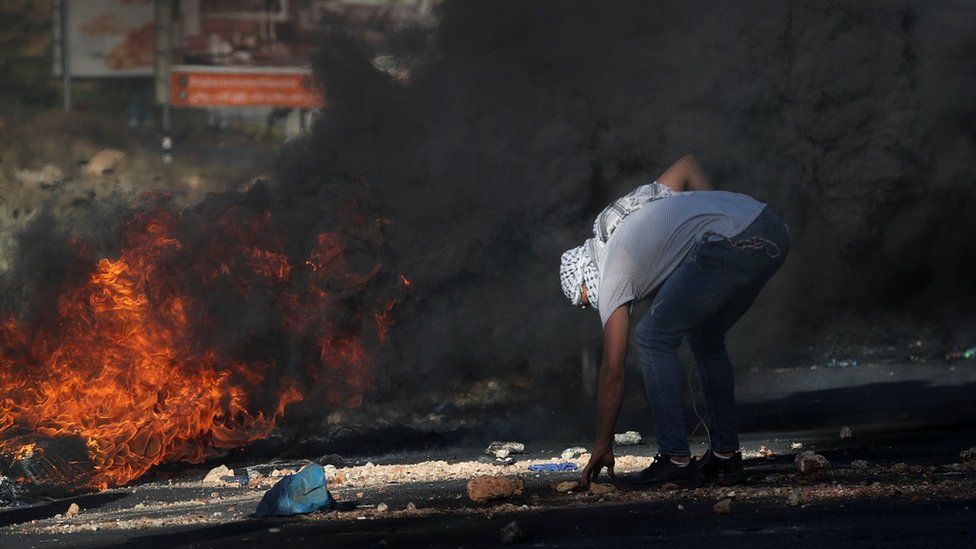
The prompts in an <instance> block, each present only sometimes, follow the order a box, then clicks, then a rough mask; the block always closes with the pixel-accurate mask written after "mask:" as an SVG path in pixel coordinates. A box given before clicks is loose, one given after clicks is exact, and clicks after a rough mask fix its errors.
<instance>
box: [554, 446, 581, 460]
mask: <svg viewBox="0 0 976 549" xmlns="http://www.w3.org/2000/svg"><path fill="white" fill-rule="evenodd" d="M586 452H587V449H586V448H583V447H582V446H573V447H572V448H566V449H565V450H563V453H562V454H560V457H561V458H563V459H576V458H578V457H580V456H581V455H583V454H585V453H586Z"/></svg>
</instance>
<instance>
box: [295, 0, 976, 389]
mask: <svg viewBox="0 0 976 549" xmlns="http://www.w3.org/2000/svg"><path fill="white" fill-rule="evenodd" d="M974 31H976V15H974V13H973V12H972V10H971V9H969V7H968V6H967V5H966V3H963V2H942V3H938V4H933V3H923V2H888V1H884V2H882V1H877V2H858V3H855V4H851V3H849V2H821V1H819V0H818V1H793V2H775V1H768V2H693V3H676V2H651V1H644V0H642V1H633V2H581V1H579V2H573V1H562V0H561V1H551V2H539V1H530V2H525V1H495V2H480V1H473V0H472V1H465V0H458V1H448V2H446V4H445V6H444V10H443V14H442V23H441V25H440V28H439V31H438V34H437V38H436V42H435V45H434V47H433V48H432V51H430V52H428V61H427V63H426V65H425V66H424V67H423V68H422V69H421V70H420V71H418V72H417V73H415V75H414V78H413V80H412V82H411V83H410V84H409V85H399V84H394V83H393V82H391V81H390V80H389V79H388V78H386V77H385V76H383V75H382V74H381V73H379V72H377V71H376V70H374V69H373V68H372V67H371V66H370V64H369V63H368V62H367V60H366V58H365V57H364V56H363V55H361V50H359V49H357V47H356V46H355V44H354V43H352V42H351V41H350V40H348V39H346V38H343V37H342V36H341V35H335V34H334V35H332V36H331V37H330V38H329V39H328V40H327V41H326V44H325V46H324V47H323V49H322V53H321V54H320V55H319V57H318V58H317V59H316V60H315V67H316V69H317V71H318V72H319V74H320V76H321V78H322V80H323V82H324V85H325V88H326V90H327V95H328V100H329V103H330V107H329V108H328V109H327V110H326V112H325V113H324V116H323V117H322V119H321V120H320V122H319V123H318V125H317V126H316V127H315V131H314V132H313V134H312V135H311V136H309V137H308V138H307V139H305V140H304V141H302V142H301V143H299V144H296V145H295V146H294V147H292V149H291V150H290V151H289V153H288V154H286V155H284V156H283V157H282V159H281V162H280V168H281V169H280V175H281V176H282V177H281V179H282V182H283V185H282V187H281V192H284V193H293V194H295V195H296V196H298V197H305V196H308V195H309V194H310V193H314V189H315V188H316V185H317V184H318V183H317V182H319V181H322V180H330V179H335V178H345V179H346V180H353V179H355V178H359V177H365V179H366V180H368V181H369V182H370V185H371V186H372V188H373V189H374V191H375V196H376V199H377V200H378V201H379V203H380V204H381V208H382V210H383V211H384V213H385V214H386V215H388V217H389V218H390V219H392V220H393V221H394V224H395V230H394V231H392V234H391V238H392V240H391V249H392V251H393V254H394V255H395V257H396V261H397V264H398V267H399V268H400V269H402V270H403V271H404V272H406V273H408V274H409V275H410V276H411V278H412V279H414V281H415V288H416V291H415V294H414V298H415V299H414V301H413V302H412V306H411V308H410V309H409V310H404V311H403V312H402V319H401V320H400V323H399V324H398V326H397V329H396V334H395V335H396V341H397V349H398V350H399V355H398V356H397V357H395V360H396V361H397V363H398V365H397V366H396V367H395V368H391V369H390V371H391V375H393V376H395V377H397V378H403V379H406V380H410V379H418V383H421V384H422V385H423V386H424V387H426V386H429V385H430V384H436V383H438V382H443V381H447V382H453V381H455V380H458V379H465V378H469V377H482V376H487V375H493V374H499V373H504V372H529V373H534V374H536V375H537V376H538V377H539V379H550V377H549V376H557V378H560V377H562V378H563V379H566V378H572V377H574V376H575V372H576V368H575V367H571V366H570V365H571V364H573V363H576V362H577V361H578V360H579V358H578V357H579V349H580V348H582V347H583V346H584V345H585V344H586V343H587V342H589V341H591V340H592V338H594V337H597V336H598V334H599V327H598V322H597V321H596V318H595V315H593V314H587V313H579V312H577V311H575V310H573V309H572V308H571V307H569V306H568V305H567V304H566V303H565V300H564V299H563V297H562V295H561V294H560V291H559V286H558V281H557V278H556V274H555V273H556V263H557V260H558V257H559V254H560V252H561V251H563V250H564V249H566V248H568V247H570V246H572V245H574V244H576V243H578V242H579V241H580V240H582V239H583V238H584V237H585V235H586V233H587V231H588V230H589V227H590V223H591V219H592V217H593V216H594V214H596V213H597V212H598V211H599V210H600V209H601V208H602V207H603V206H604V205H605V204H606V203H607V202H608V201H609V200H611V199H613V198H615V197H616V196H618V195H621V194H623V193H625V192H627V191H628V190H630V189H631V188H632V187H634V186H636V185H637V184H639V183H642V182H646V181H648V180H650V179H653V178H654V177H656V176H657V175H658V174H660V173H661V172H662V171H663V170H664V169H665V168H666V167H667V166H668V165H669V163H670V162H672V161H673V160H675V159H676V158H678V157H679V156H680V155H682V154H684V153H688V152H691V153H694V154H696V155H697V156H698V158H699V159H700V161H701V162H702V163H703V164H704V166H705V167H706V169H708V171H709V172H710V174H711V176H712V179H713V181H714V182H715V183H716V184H717V186H718V187H719V188H722V189H727V190H734V191H739V192H745V193H748V194H751V195H753V196H756V197H757V198H759V199H761V200H763V201H766V202H767V203H769V204H771V205H772V206H773V207H775V208H776V209H777V210H779V211H780V212H781V213H782V214H783V216H784V218H786V219H787V221H788V222H789V224H790V226H791V230H792V234H793V238H794V240H795V246H794V250H795V251H794V253H793V256H792V257H791V259H790V260H789V261H788V263H787V265H786V267H785V268H784V271H783V272H782V273H781V274H780V275H779V276H778V277H777V279H775V280H774V282H773V283H772V285H771V287H770V288H769V289H767V291H766V294H765V295H764V296H763V297H762V299H761V301H760V304H759V306H758V307H757V310H756V311H754V312H753V313H752V314H751V315H749V316H748V317H747V318H746V319H745V320H744V323H745V324H746V325H750V326H751V328H752V329H751V330H750V333H753V334H757V333H758V334H761V335H763V336H766V337H763V338H756V339H762V341H756V340H755V339H754V340H752V341H743V339H742V338H736V337H733V340H734V341H733V342H732V343H733V344H735V345H738V346H739V347H741V348H751V347H752V345H751V343H757V344H758V345H756V347H757V348H763V349H765V350H766V354H765V355H758V356H760V357H761V356H769V355H770V353H773V354H775V353H777V352H782V350H783V348H784V347H787V346H788V345H786V344H785V342H787V341H791V339H786V338H788V337H792V336H794V335H796V334H802V333H808V331H809V329H810V328H814V327H816V326H817V325H818V324H820V323H822V322H824V321H829V320H831V319H832V318H833V317H834V316H835V315H837V314H838V313H841V312H850V311H853V312H855V313H860V314H875V313H880V312H885V311H890V310H901V309H904V308H907V309H909V310H912V311H914V312H916V313H919V314H923V315H927V316H928V317H930V318H936V317H938V316H939V315H942V314H951V313H952V312H954V311H965V310H966V309H967V308H971V306H972V303H973V297H974V292H973V290H974V283H973V280H974V279H973V278H972V277H970V276H967V275H966V274H965V272H964V271H965V264H966V262H965V261H962V259H963V258H965V257H966V256H968V255H972V254H973V252H974V251H976V249H974V246H976V239H974V238H973V233H972V230H971V229H969V228H968V227H970V226H971V225H972V223H973V221H974V219H973V216H974V213H973V212H974V211H976V210H974V208H973V206H974V196H976V194H974V192H973V186H972V184H971V174H972V173H973V171H974V169H976V154H974V153H976V133H974V123H976V105H974V103H973V102H972V100H971V97H972V89H974V85H976V76H974V74H976V73H974V71H973V66H974V59H976V32H974ZM299 199H303V198H299ZM733 336H735V332H733ZM777 341H778V342H780V343H784V344H780V345H777V344H775V343H776V342H777ZM752 356H756V355H752ZM419 380H422V381H419ZM567 383H570V382H567ZM544 385H549V386H551V385H552V384H551V383H550V382H549V381H546V382H545V383H544ZM400 386H401V387H402V385H400Z"/></svg>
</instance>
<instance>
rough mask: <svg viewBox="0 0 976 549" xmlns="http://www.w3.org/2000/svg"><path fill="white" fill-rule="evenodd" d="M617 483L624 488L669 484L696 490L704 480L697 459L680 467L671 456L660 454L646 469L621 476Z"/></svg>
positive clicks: (618, 477)
mask: <svg viewBox="0 0 976 549" xmlns="http://www.w3.org/2000/svg"><path fill="white" fill-rule="evenodd" d="M616 481H617V483H618V484H620V485H621V486H622V487H624V488H650V487H654V486H660V485H662V484H667V483H669V482H673V483H674V484H677V485H678V486H681V487H682V488H694V487H696V486H699V485H701V481H702V479H701V475H699V473H698V467H697V464H696V462H695V458H691V461H690V462H689V463H688V465H685V466H684V467H678V466H677V465H675V464H674V463H673V462H672V461H671V458H670V456H662V455H660V454H658V455H656V456H654V461H653V462H652V463H651V465H650V466H649V467H647V468H646V469H643V470H641V471H637V472H634V473H628V474H626V475H619V476H617V479H616Z"/></svg>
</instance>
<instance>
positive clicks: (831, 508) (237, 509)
mask: <svg viewBox="0 0 976 549" xmlns="http://www.w3.org/2000/svg"><path fill="white" fill-rule="evenodd" d="M974 371H976V368H973V367H972V365H970V364H968V363H958V364H956V365H954V366H949V365H945V366H940V367H934V366H932V365H928V366H925V367H924V368H922V367H919V366H918V365H911V364H909V365H904V366H903V367H898V366H895V365H887V366H884V367H876V368H874V370H871V369H870V368H860V369H844V370H837V371H834V370H826V371H825V370H824V369H815V370H811V369H809V368H805V369H804V370H803V371H801V370H800V369H794V370H790V371H783V372H780V374H779V375H778V376H776V377H775V378H770V379H769V380H767V381H768V382H767V383H757V382H756V381H755V380H753V381H752V382H750V383H749V384H747V385H746V387H753V388H754V389H750V390H744V391H743V394H742V395H741V397H742V398H741V400H742V406H741V412H742V414H743V417H742V423H743V424H744V425H746V426H750V427H754V426H757V425H763V424H766V425H769V426H770V429H767V430H765V431H756V432H752V433H750V434H747V435H745V436H744V437H743V440H742V447H743V450H744V455H745V457H746V466H747V467H748V469H749V471H750V477H749V481H748V483H746V484H745V485H742V486H736V487H702V488H697V489H684V490H677V491H662V490H648V491H642V492H611V493H608V494H604V495H596V494H592V493H578V492H575V491H574V492H570V493H560V492H557V491H556V490H555V489H554V488H553V484H554V483H556V482H558V481H564V480H573V479H575V478H576V475H575V474H574V473H548V474H545V473H542V474H540V473H531V472H529V471H528V469H527V466H528V465H529V464H531V463H535V462H540V461H548V460H551V459H554V458H558V456H559V453H560V452H561V451H562V449H563V448H566V447H568V446H575V445H581V446H586V441H585V440H583V439H561V438H559V437H556V438H555V439H554V440H547V439H544V438H543V439H539V438H535V439H529V438H526V439H525V440H523V441H524V442H525V443H526V447H527V453H526V454H523V455H518V456H515V457H517V458H518V460H517V461H516V463H515V464H514V465H496V464H493V463H484V462H480V461H479V456H480V454H481V451H482V449H483V448H484V445H475V444H474V443H472V442H471V440H472V435H471V434H470V433H467V434H466V435H465V436H463V437H455V438H452V437H450V436H448V437H440V438H436V437H435V438H434V439H414V444H413V445H414V446H415V447H414V448H411V447H410V446H411V443H410V440H409V437H406V438H405V439H404V440H405V441H406V442H404V441H401V442H403V444H401V445H400V446H398V447H397V448H395V449H394V448H392V447H390V448H385V449H382V450H381V451H382V453H380V454H373V455H369V454H365V453H358V454H357V453H356V452H353V451H352V450H351V448H352V447H353V446H355V445H352V446H348V448H347V450H348V452H349V453H344V455H343V457H344V458H345V462H344V463H343V462H339V461H338V460H337V459H336V460H335V461H336V462H337V463H338V465H339V467H337V468H336V469H335V470H334V471H331V470H330V471H331V475H332V476H331V480H330V490H331V491H332V492H333V494H334V495H335V497H336V499H337V500H338V504H337V507H336V508H335V509H330V510H328V511H326V512H319V513H313V514H311V515H306V516H301V517H292V518H276V519H258V518H255V517H253V516H252V513H253V510H254V508H255V506H256V504H257V502H258V500H259V499H260V497H261V495H262V494H263V493H264V491H265V490H266V489H267V488H268V487H270V486H271V485H272V484H273V483H274V482H275V481H277V477H275V476H273V475H274V473H273V471H274V470H275V469H278V470H279V473H280V472H282V471H283V472H284V473H287V472H288V471H290V470H293V469H294V468H297V467H299V466H301V465H302V464H303V463H305V460H302V459H289V460H278V461H274V462H270V463H269V462H267V460H265V461H264V462H261V461H259V460H256V457H255V456H254V455H250V456H249V455H247V454H242V455H239V456H237V457H235V458H233V459H231V458H228V461H227V464H228V465H229V466H231V467H233V468H235V470H236V472H237V473H238V474H240V473H241V471H243V470H244V469H245V468H249V469H252V470H254V471H255V472H257V473H258V474H260V476H259V477H258V478H257V479H255V480H254V481H252V482H251V484H250V485H248V486H240V485H208V484H205V483H203V482H202V480H201V479H203V477H204V475H205V474H206V472H207V470H208V468H209V467H211V466H214V465H217V464H218V463H220V462H214V463H208V464H206V466H196V467H188V466H179V467H169V468H161V469H160V470H159V471H157V472H156V473H155V474H154V475H153V476H152V477H151V478H147V479H143V480H142V481H140V482H138V483H136V484H134V485H132V486H129V487H123V488H118V489H113V490H107V491H104V492H100V493H94V494H82V495H77V496H74V497H66V498H57V499H54V500H51V501H40V502H37V503H34V504H32V505H24V506H21V507H14V508H8V509H4V510H0V545H2V546H3V547H50V546H60V545H70V546H73V547H102V546H114V545H121V546H127V545H131V546H139V547H171V546H185V547H241V546H247V547H251V546H259V547H262V546H268V547H271V546H279V545H299V546H304V545H313V544H315V545H320V544H328V545H330V546H356V547H362V546H376V545H383V544H386V545H390V546H410V545H425V546H427V545H444V546H447V545H450V546H488V545H497V544H499V543H501V541H502V534H501V528H503V527H505V526H506V525H508V524H509V523H511V522H512V521H515V522H516V523H517V524H518V527H519V529H520V531H521V532H522V535H521V538H520V540H519V541H518V543H522V544H527V545H542V546H593V545H600V546H606V545H611V544H613V545H647V544H652V543H668V544H670V545H677V546H696V547H697V546H702V545H708V544H712V543H726V544H727V543H730V542H731V543H733V544H736V545H749V546H772V545H776V546H780V545H783V544H797V543H799V544H802V545H827V546H831V545H833V546H839V545H843V546H845V547H849V546H862V547H867V546H882V545H884V546H892V545H895V546H931V545H935V544H938V545H940V546H973V544H974V542H976V521H974V520H973V518H974V510H976V463H972V462H970V463H963V462H962V461H961V458H960V452H961V451H962V450H965V449H968V448H970V447H972V446H974V445H976V436H974V435H976V421H974V417H973V415H972V414H971V413H970V410H971V409H972V404H973V398H974V397H973V396H972V395H973V393H972V390H971V389H972V379H970V378H971V377H972V376H973V375H974ZM756 375H759V374H758V373H757V374H756ZM743 377H744V378H746V380H747V381H748V375H746V376H743ZM801 388H806V389H808V390H802V389H801ZM844 419H846V421H845V422H844V424H849V425H850V426H851V427H852V429H853V436H852V437H850V438H846V439H841V438H840V437H839V436H838V427H839V425H840V424H839V423H838V422H840V421H842V420H844ZM638 426H639V425H638ZM792 427H798V428H792ZM753 430H754V429H753ZM362 436H365V437H366V438H369V435H368V434H363V435H362ZM377 436H380V435H378V434H377ZM382 436H384V437H387V436H389V433H388V432H387V433H384V434H383V435H382ZM424 440H426V442H424ZM431 440H436V441H437V443H436V444H430V441H431ZM360 444H361V441H360ZM705 446H706V443H705V440H703V439H702V438H701V437H699V438H697V439H696V440H695V443H694V446H693V450H694V451H696V452H700V451H701V450H703V449H704V448H705ZM655 450H656V448H655V446H654V445H653V444H641V445H637V446H623V447H618V448H617V456H618V465H617V468H618V472H619V471H626V470H635V469H639V468H641V467H644V466H646V465H647V463H649V461H650V456H651V455H653V454H654V452H655ZM804 450H813V451H816V452H818V453H820V454H822V455H824V456H825V457H826V458H827V459H828V460H829V461H830V467H829V469H828V470H827V472H826V473H824V474H822V475H820V476H818V477H814V478H810V477H805V476H803V475H800V474H798V473H797V470H796V466H795V464H794V455H795V454H796V453H797V452H800V451H804ZM314 455H315V454H309V456H314ZM585 457H586V456H582V457H581V458H579V459H577V460H575V461H577V463H583V461H584V460H585ZM859 460H860V461H863V462H864V463H856V462H858V461H859ZM326 461H329V460H326ZM479 474H503V475H506V476H509V477H515V476H519V477H521V478H522V479H523V480H524V481H525V490H524V492H523V493H522V494H521V495H517V496H514V497H512V498H510V499H503V500H496V501H494V502H489V503H485V504H476V503H473V502H471V501H470V500H469V499H468V498H467V496H466V491H465V484H466V482H467V480H468V479H469V478H472V477H473V476H476V475H479ZM723 499H729V500H730V504H731V505H730V510H731V512H730V513H729V514H719V513H717V512H716V511H715V509H714V506H715V504H716V502H718V501H720V500H723ZM791 500H792V503H793V504H794V505H791V504H790V503H791ZM72 503H76V504H77V505H78V507H79V508H80V513H79V514H78V515H77V516H73V517H68V518H66V517H64V513H65V512H66V511H67V510H68V508H69V506H70V505H71V504H72ZM381 503H382V504H385V506H386V507H388V510H385V511H380V510H378V509H377V507H376V506H377V505H379V504H381ZM410 504H413V505H410Z"/></svg>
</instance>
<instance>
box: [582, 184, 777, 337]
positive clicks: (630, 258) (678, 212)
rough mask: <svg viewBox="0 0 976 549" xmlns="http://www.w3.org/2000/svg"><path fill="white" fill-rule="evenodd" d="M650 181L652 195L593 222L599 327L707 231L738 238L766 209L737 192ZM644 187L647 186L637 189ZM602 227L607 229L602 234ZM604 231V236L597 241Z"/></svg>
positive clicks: (657, 281) (648, 289) (653, 284)
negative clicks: (634, 206) (636, 205)
mask: <svg viewBox="0 0 976 549" xmlns="http://www.w3.org/2000/svg"><path fill="white" fill-rule="evenodd" d="M652 185H655V186H656V187H658V189H651V190H654V191H655V196H654V197H653V198H652V199H650V200H648V199H647V198H644V199H643V200H641V205H640V209H639V210H636V211H632V212H630V213H626V214H624V215H623V216H619V219H617V217H618V216H617V214H615V213H613V206H614V205H611V206H610V207H608V208H607V209H606V210H604V211H603V213H601V214H600V217H598V218H597V223H596V224H594V231H595V232H596V235H597V240H598V242H596V243H595V245H594V246H593V248H592V249H591V253H592V254H593V259H594V262H595V263H596V266H597V268H598V269H599V272H600V283H599V293H600V299H599V301H598V304H597V305H598V309H599V311H600V320H601V322H602V323H603V325H606V323H607V319H609V318H610V315H611V314H612V313H613V312H614V311H615V310H617V308H618V307H620V306H621V305H626V304H628V303H630V302H632V301H637V300H639V299H642V298H644V297H647V296H648V295H649V294H651V293H652V292H653V291H654V290H655V289H657V287H658V286H660V285H661V283H662V282H664V279H666V278H667V277H668V275H670V274H671V272H672V271H674V269H675V268H677V266H678V265H680V264H681V262H682V261H683V260H684V258H685V256H686V255H688V252H690V251H691V249H692V247H693V246H694V245H695V243H696V242H698V241H699V240H700V239H701V238H702V236H704V234H705V233H706V232H708V231H711V232H715V233H718V234H721V235H723V236H726V237H733V236H736V235H737V234H739V233H741V232H742V231H743V230H745V228H746V227H748V226H749V224H750V223H752V222H753V221H754V220H755V219H756V218H757V217H759V214H760V213H761V212H762V210H763V208H765V207H766V205H765V204H763V203H762V202H759V201H758V200H756V199H754V198H752V197H750V196H746V195H744V194H739V193H733V192H726V191H688V192H675V191H671V190H670V189H668V190H666V191H661V189H660V188H662V187H661V185H658V184H657V183H653V184H652ZM643 187H649V186H648V185H644V186H642V187H640V188H638V191H639V190H641V189H642V188H643ZM636 192H637V191H635V193H636ZM632 195H634V193H631V195H627V197H624V198H623V199H621V200H624V199H626V198H628V197H630V196H632ZM620 202H621V201H620V200H618V201H617V202H615V203H614V204H619V203H620ZM608 210H609V211H610V213H608ZM601 218H603V220H602V221H601ZM603 228H609V230H604V231H603V232H602V233H601V229H603ZM603 234H605V235H606V240H605V241H599V239H600V237H601V236H602V235H603Z"/></svg>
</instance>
